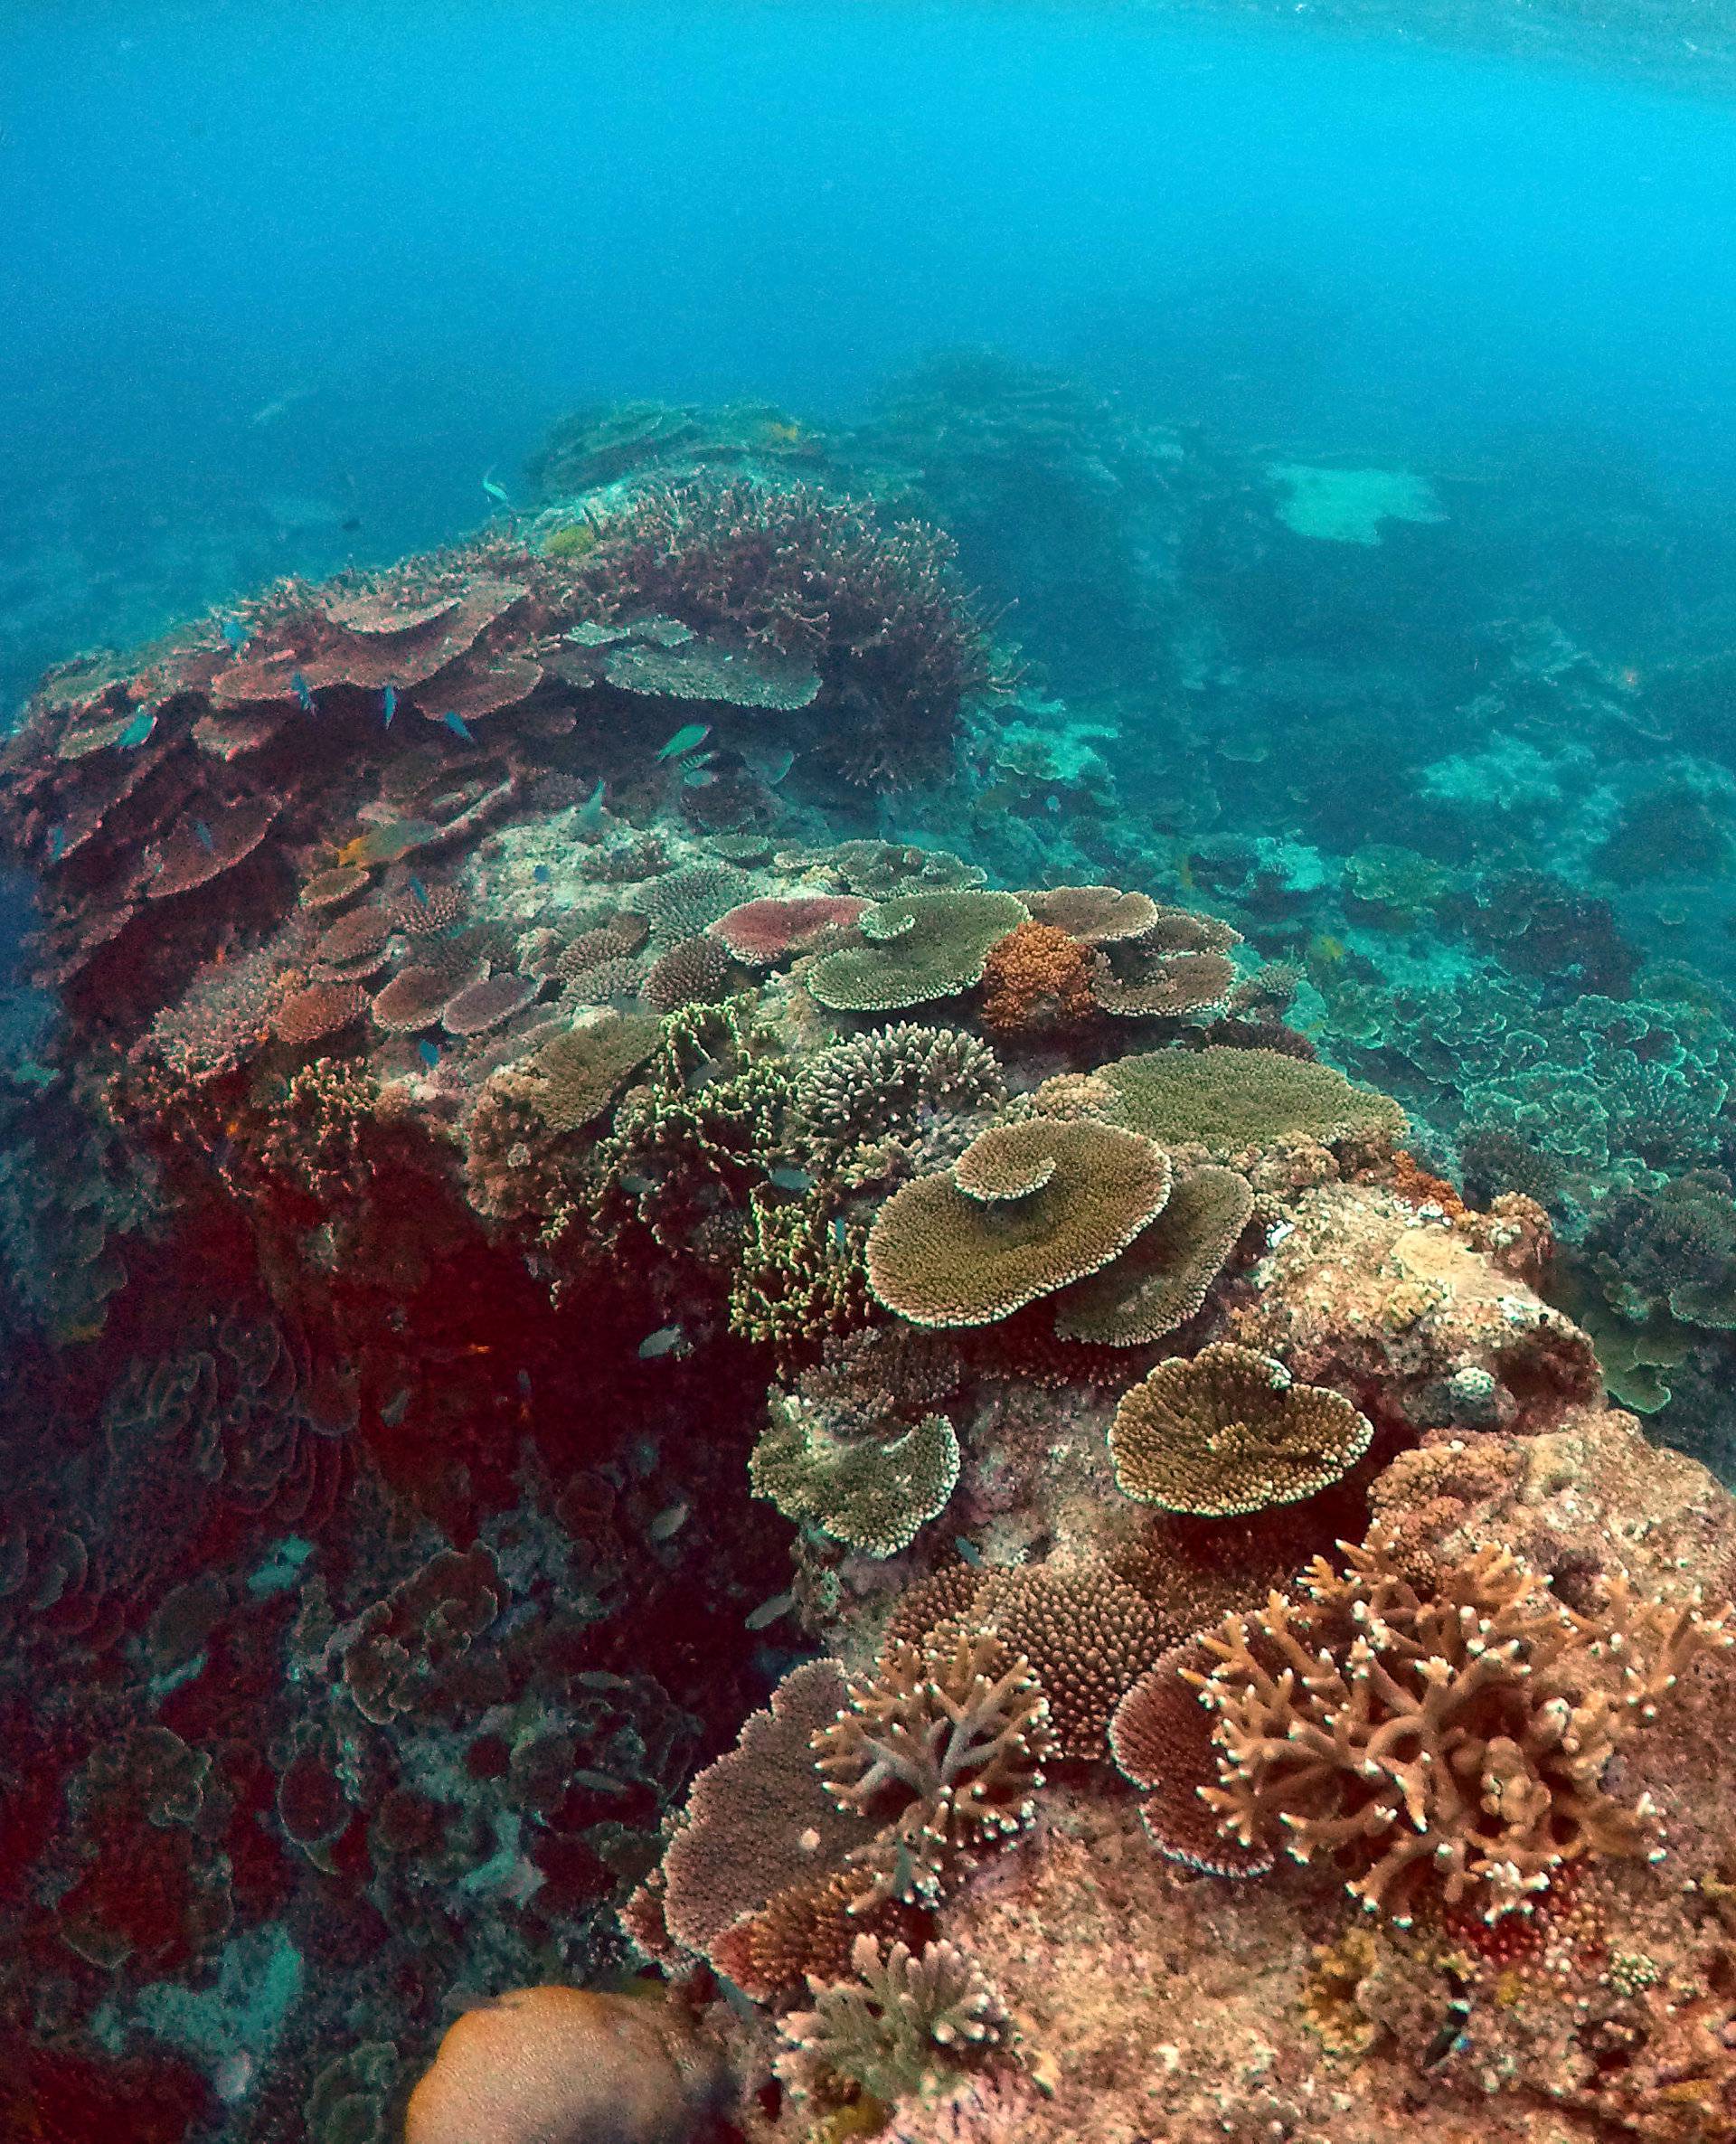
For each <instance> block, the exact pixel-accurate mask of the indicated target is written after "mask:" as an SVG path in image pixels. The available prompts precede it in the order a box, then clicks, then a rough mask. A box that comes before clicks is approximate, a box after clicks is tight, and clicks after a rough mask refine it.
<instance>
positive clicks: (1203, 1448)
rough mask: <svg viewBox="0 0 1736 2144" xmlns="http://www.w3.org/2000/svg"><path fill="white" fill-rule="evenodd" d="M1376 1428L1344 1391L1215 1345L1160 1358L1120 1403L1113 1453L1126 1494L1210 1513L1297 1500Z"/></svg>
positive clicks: (1327, 1483)
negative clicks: (1296, 1379)
mask: <svg viewBox="0 0 1736 2144" xmlns="http://www.w3.org/2000/svg"><path fill="white" fill-rule="evenodd" d="M1372 1438H1373V1429H1372V1428H1371V1427H1370V1424H1369V1421H1368V1418H1367V1417H1366V1416H1365V1415H1363V1414H1360V1413H1358V1412H1357V1411H1356V1409H1355V1408H1354V1407H1353V1406H1352V1405H1351V1403H1350V1402H1349V1401H1348V1400H1347V1399H1345V1398H1344V1395H1343V1394H1342V1393H1335V1392H1331V1391H1329V1390H1328V1389H1327V1388H1326V1386H1324V1385H1318V1384H1295V1383H1293V1382H1292V1380H1291V1377H1290V1374H1289V1372H1288V1370H1287V1369H1286V1368H1285V1367H1284V1365H1283V1364H1282V1363H1279V1362H1275V1361H1274V1360H1273V1359H1272V1358H1271V1356H1270V1355H1259V1354H1257V1353H1255V1352H1254V1350H1252V1349H1251V1348H1247V1347H1237V1346H1232V1345H1231V1344H1230V1343H1229V1342H1226V1341H1216V1342H1214V1343H1213V1344H1212V1346H1210V1347H1206V1348H1203V1349H1202V1350H1201V1352H1200V1353H1199V1354H1198V1355H1195V1356H1194V1358H1193V1359H1192V1360H1191V1361H1190V1360H1188V1359H1187V1358H1186V1357H1184V1356H1176V1357H1175V1358H1174V1359H1173V1360H1172V1361H1169V1362H1166V1363H1159V1364H1158V1365H1157V1367H1156V1369H1155V1370H1154V1371H1152V1373H1151V1374H1150V1375H1149V1376H1148V1377H1146V1379H1145V1381H1144V1383H1143V1384H1136V1385H1135V1386H1134V1387H1133V1389H1132V1391H1131V1392H1129V1393H1127V1394H1126V1395H1125V1396H1124V1398H1123V1399H1122V1402H1121V1404H1120V1406H1119V1407H1118V1409H1117V1410H1116V1416H1115V1421H1113V1423H1112V1424H1111V1425H1110V1428H1109V1457H1110V1459H1113V1461H1114V1462H1115V1478H1116V1481H1117V1483H1118V1485H1119V1487H1120V1488H1121V1490H1122V1492H1123V1494H1124V1495H1127V1496H1129V1497H1135V1498H1137V1500H1138V1501H1139V1502H1141V1503H1144V1504H1157V1505H1161V1506H1163V1507H1164V1508H1165V1510H1167V1511H1182V1512H1190V1513H1193V1514H1195V1515H1197V1516H1203V1517H1209V1518H1226V1517H1231V1516H1234V1515H1236V1514H1239V1513H1248V1512H1255V1511H1264V1510H1266V1509H1267V1508H1268V1507H1269V1506H1271V1505H1274V1504H1299V1503H1301V1502H1303V1501H1304V1500H1305V1499H1306V1498H1307V1497H1313V1496H1317V1495H1318V1494H1319V1492H1320V1491H1321V1490H1322V1489H1324V1488H1330V1487H1331V1486H1332V1484H1333V1483H1334V1482H1335V1481H1339V1480H1342V1478H1344V1475H1345V1474H1347V1473H1348V1472H1349V1471H1350V1469H1351V1468H1352V1467H1354V1465H1355V1464H1356V1462H1357V1460H1358V1459H1361V1458H1362V1456H1363V1453H1364V1452H1365V1451H1366V1450H1368V1447H1369V1443H1370V1440H1371V1439H1372Z"/></svg>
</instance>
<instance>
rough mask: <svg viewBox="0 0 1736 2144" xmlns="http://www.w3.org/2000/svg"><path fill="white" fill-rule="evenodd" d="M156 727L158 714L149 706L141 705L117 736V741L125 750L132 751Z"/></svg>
mask: <svg viewBox="0 0 1736 2144" xmlns="http://www.w3.org/2000/svg"><path fill="white" fill-rule="evenodd" d="M154 729H156V715H154V714H153V713H151V711H150V709H149V708H148V707H141V708H140V709H139V711H138V713H137V714H136V715H135V716H134V717H133V719H132V721H131V722H129V723H127V727H126V728H125V729H124V730H123V731H122V732H121V733H120V735H119V736H118V737H117V738H116V740H115V742H116V743H117V744H118V745H119V746H120V748H121V749H122V751H133V749H134V748H135V747H136V746H137V745H141V744H143V743H144V741H145V740H146V738H147V737H148V736H149V735H150V733H151V732H152V731H153V730H154Z"/></svg>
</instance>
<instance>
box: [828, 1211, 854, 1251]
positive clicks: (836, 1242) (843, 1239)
mask: <svg viewBox="0 0 1736 2144" xmlns="http://www.w3.org/2000/svg"><path fill="white" fill-rule="evenodd" d="M831 1235H832V1248H833V1249H834V1250H835V1251H847V1250H848V1249H849V1248H850V1231H849V1229H848V1227H847V1226H846V1225H845V1223H844V1215H843V1214H835V1215H834V1217H833V1221H832V1229H831Z"/></svg>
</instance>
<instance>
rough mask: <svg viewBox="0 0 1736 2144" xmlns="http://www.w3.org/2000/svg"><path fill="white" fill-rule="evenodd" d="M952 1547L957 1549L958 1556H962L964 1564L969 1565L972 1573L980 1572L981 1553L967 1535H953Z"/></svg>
mask: <svg viewBox="0 0 1736 2144" xmlns="http://www.w3.org/2000/svg"><path fill="white" fill-rule="evenodd" d="M954 1545H955V1546H956V1547H957V1549H958V1554H960V1555H961V1556H963V1558H964V1559H965V1561H966V1563H968V1564H969V1565H970V1567H971V1569H972V1570H973V1571H980V1570H981V1569H982V1567H983V1552H982V1550H981V1549H980V1548H978V1547H977V1544H976V1543H975V1542H974V1541H973V1540H971V1538H970V1537H969V1535H966V1534H959V1535H955V1536H954Z"/></svg>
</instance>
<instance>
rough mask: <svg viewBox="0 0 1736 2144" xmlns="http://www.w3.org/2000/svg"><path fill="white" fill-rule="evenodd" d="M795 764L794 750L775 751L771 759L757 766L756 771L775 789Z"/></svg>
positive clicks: (768, 786)
mask: <svg viewBox="0 0 1736 2144" xmlns="http://www.w3.org/2000/svg"><path fill="white" fill-rule="evenodd" d="M795 764H796V755H795V753H794V752H793V751H780V752H774V753H773V754H772V756H771V757H770V759H769V760H764V761H762V762H761V763H760V765H759V766H757V767H756V768H755V769H754V772H755V773H756V774H758V776H759V777H760V780H761V781H762V782H764V783H765V785H766V787H767V788H768V789H776V788H777V787H778V783H779V782H780V781H782V779H784V777H785V775H787V774H788V772H789V770H790V769H791V768H792V767H793V766H794V765H795Z"/></svg>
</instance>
